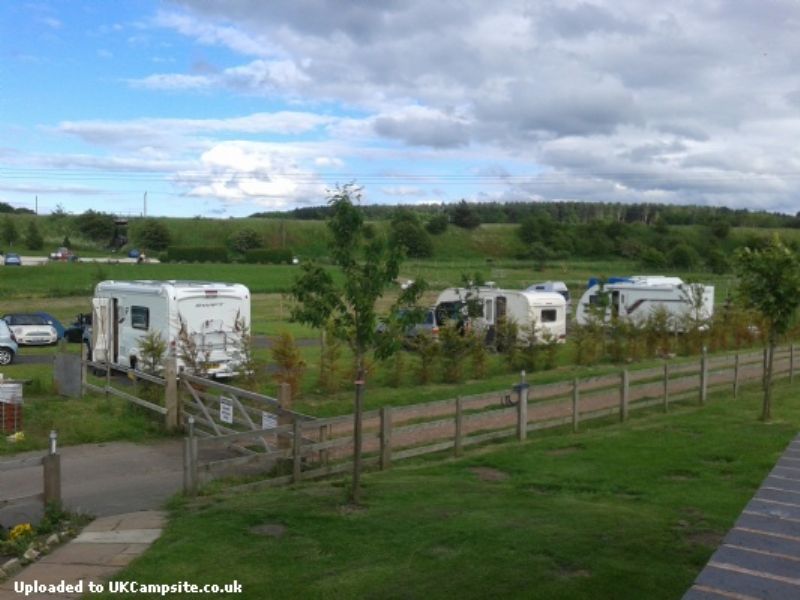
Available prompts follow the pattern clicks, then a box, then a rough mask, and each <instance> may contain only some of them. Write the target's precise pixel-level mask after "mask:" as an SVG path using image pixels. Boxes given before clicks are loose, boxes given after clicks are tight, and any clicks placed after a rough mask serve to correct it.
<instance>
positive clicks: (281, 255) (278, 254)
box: [244, 248, 294, 265]
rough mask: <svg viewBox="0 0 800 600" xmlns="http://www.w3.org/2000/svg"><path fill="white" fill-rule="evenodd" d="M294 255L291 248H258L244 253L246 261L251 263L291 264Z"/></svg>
mask: <svg viewBox="0 0 800 600" xmlns="http://www.w3.org/2000/svg"><path fill="white" fill-rule="evenodd" d="M293 257H294V253H293V252H292V251H291V250H290V249H289V248H257V249H255V250H248V251H247V252H245V253H244V261H245V262H246V263H251V264H275V265H278V264H281V263H285V264H291V262H292V258H293Z"/></svg>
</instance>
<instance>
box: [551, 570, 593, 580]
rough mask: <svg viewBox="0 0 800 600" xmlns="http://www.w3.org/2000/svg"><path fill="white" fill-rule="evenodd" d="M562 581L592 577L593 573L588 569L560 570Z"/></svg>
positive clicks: (559, 574)
mask: <svg viewBox="0 0 800 600" xmlns="http://www.w3.org/2000/svg"><path fill="white" fill-rule="evenodd" d="M558 576H559V577H560V578H561V579H575V578H576V577H591V576H592V572H591V571H589V570H587V569H559V571H558Z"/></svg>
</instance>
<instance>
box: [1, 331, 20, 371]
mask: <svg viewBox="0 0 800 600" xmlns="http://www.w3.org/2000/svg"><path fill="white" fill-rule="evenodd" d="M18 351H19V346H17V340H16V338H15V337H14V332H12V331H11V328H10V327H9V326H8V324H7V323H6V322H5V321H2V320H0V365H10V364H11V363H12V362H14V357H15V356H16V355H17V352H18Z"/></svg>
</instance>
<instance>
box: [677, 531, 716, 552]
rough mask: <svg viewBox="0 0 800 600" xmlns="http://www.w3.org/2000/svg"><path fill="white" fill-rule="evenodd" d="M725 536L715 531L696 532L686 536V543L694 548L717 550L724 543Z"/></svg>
mask: <svg viewBox="0 0 800 600" xmlns="http://www.w3.org/2000/svg"><path fill="white" fill-rule="evenodd" d="M722 538H723V536H722V535H720V534H719V533H714V532H713V531H694V532H692V533H689V534H687V535H686V541H687V542H689V543H690V544H691V545H692V546H705V547H707V548H716V547H717V546H719V545H720V544H721V543H722Z"/></svg>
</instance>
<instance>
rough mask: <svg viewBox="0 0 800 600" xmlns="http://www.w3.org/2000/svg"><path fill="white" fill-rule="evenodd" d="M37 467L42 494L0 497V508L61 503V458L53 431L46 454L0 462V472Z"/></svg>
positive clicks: (56, 437) (56, 435) (55, 434)
mask: <svg viewBox="0 0 800 600" xmlns="http://www.w3.org/2000/svg"><path fill="white" fill-rule="evenodd" d="M38 465H41V466H42V492H41V493H38V494H30V495H27V496H16V497H13V498H4V497H2V496H0V508H3V507H6V506H13V505H15V504H25V503H27V502H30V501H32V500H34V501H36V500H39V501H41V502H42V504H43V505H44V506H45V507H47V505H48V504H52V503H55V504H60V503H61V456H60V455H59V454H58V434H57V433H56V432H55V431H51V432H50V447H49V449H48V451H47V452H46V453H44V454H41V455H38V456H28V457H26V458H17V459H13V460H4V461H0V472H1V471H14V470H17V469H24V468H28V467H35V466H38Z"/></svg>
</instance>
